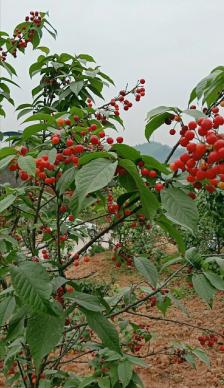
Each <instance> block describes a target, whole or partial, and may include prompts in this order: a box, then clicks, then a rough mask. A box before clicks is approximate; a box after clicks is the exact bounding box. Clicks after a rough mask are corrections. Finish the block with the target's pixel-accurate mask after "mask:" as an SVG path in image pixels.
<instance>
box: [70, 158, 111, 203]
mask: <svg viewBox="0 0 224 388" xmlns="http://www.w3.org/2000/svg"><path fill="white" fill-rule="evenodd" d="M116 167H117V162H112V161H111V160H108V159H103V158H99V159H95V160H92V161H91V162H89V163H88V164H86V165H85V166H83V167H82V168H81V169H80V170H78V172H77V174H76V189H77V193H78V194H79V195H80V196H83V197H84V196H86V195H87V194H89V193H93V192H95V191H98V190H100V189H102V188H103V187H105V186H107V184H108V183H110V181H111V180H112V179H113V177H114V174H115V170H116Z"/></svg>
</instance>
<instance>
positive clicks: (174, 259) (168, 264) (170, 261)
mask: <svg viewBox="0 0 224 388" xmlns="http://www.w3.org/2000/svg"><path fill="white" fill-rule="evenodd" d="M181 261H183V257H174V258H173V259H170V260H168V261H167V262H166V263H164V264H163V265H162V267H161V268H160V272H162V271H164V269H166V268H167V267H169V266H170V265H173V264H177V263H180V262H181Z"/></svg>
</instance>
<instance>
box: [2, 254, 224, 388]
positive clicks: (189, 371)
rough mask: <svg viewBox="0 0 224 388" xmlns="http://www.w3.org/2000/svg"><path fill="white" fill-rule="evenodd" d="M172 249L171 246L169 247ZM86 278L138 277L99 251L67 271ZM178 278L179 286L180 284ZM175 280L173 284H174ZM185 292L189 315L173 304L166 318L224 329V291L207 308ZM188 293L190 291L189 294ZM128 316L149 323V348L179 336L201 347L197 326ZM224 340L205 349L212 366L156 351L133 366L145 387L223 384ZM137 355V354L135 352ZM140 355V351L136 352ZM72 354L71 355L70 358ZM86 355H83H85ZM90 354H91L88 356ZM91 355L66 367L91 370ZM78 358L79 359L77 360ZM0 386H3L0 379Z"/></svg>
mask: <svg viewBox="0 0 224 388" xmlns="http://www.w3.org/2000/svg"><path fill="white" fill-rule="evenodd" d="M171 250H172V247H171ZM90 274H91V276H90V277H89V280H92V281H93V280H94V281H99V282H100V283H102V282H104V281H105V283H106V282H107V281H111V279H112V281H113V284H114V285H115V287H116V285H117V286H118V287H125V286H128V285H130V284H132V283H136V282H137V281H139V280H140V278H139V277H138V275H137V274H136V272H135V271H133V270H129V269H127V268H123V269H122V268H120V269H117V268H115V267H114V262H112V261H111V258H110V255H108V254H107V253H101V254H98V255H96V256H95V257H93V258H91V260H90V262H89V263H84V262H83V263H81V264H80V266H79V267H73V268H71V269H70V270H69V272H68V275H69V277H71V278H83V277H85V276H88V275H90ZM180 285H181V284H180V282H179V284H178V286H180ZM176 286H177V283H176V282H175V284H173V287H176ZM184 293H185V294H187V296H186V298H184V299H182V300H181V302H182V303H183V304H184V305H185V307H186V308H187V310H188V311H189V312H190V318H188V317H187V316H186V315H185V314H184V313H182V312H181V311H180V310H178V309H176V308H175V307H171V308H170V309H169V310H168V313H167V315H166V318H169V319H175V320H179V321H182V322H186V323H187V322H188V323H193V324H194V325H197V326H199V327H207V328H211V329H213V330H216V331H217V332H219V333H223V330H224V303H223V302H224V299H223V293H222V294H221V293H220V294H219V295H218V297H217V298H216V301H215V303H214V306H213V308H212V309H210V308H209V307H208V306H206V305H205V304H204V303H203V302H202V301H201V300H200V299H199V298H197V297H196V296H195V294H194V293H193V292H192V290H191V289H188V288H186V284H185V289H184ZM188 294H189V295H188ZM140 311H141V312H142V313H147V312H146V311H145V308H142V310H140ZM149 313H150V314H151V315H153V316H161V314H160V313H159V312H158V310H157V309H156V308H155V307H154V308H152V310H150V312H148V314H149ZM127 317H130V318H131V319H132V320H133V321H134V322H136V323H143V324H148V325H150V331H151V332H152V333H153V334H154V339H153V340H152V341H151V345H150V349H149V351H150V352H158V351H160V350H162V349H164V347H165V346H167V347H168V346H169V345H170V344H171V343H172V342H173V341H177V340H180V341H181V342H184V343H187V344H190V345H193V346H197V347H200V344H199V342H198V339H197V338H198V336H199V335H202V332H201V331H200V330H197V329H192V328H190V327H187V326H184V325H175V324H173V323H169V322H161V321H155V320H149V319H147V318H142V317H134V316H133V315H132V316H130V315H129V316H128V314H127ZM222 343H224V339H223V342H222V339H220V341H219V343H218V345H217V346H216V347H214V348H213V349H208V354H209V357H210V361H211V368H209V367H207V366H206V365H205V364H203V363H202V362H200V361H198V362H197V368H196V369H193V368H192V367H191V366H190V365H189V364H187V363H183V364H180V365H179V364H176V363H173V361H172V360H171V358H170V357H169V356H168V355H164V354H159V355H156V356H153V357H148V358H147V359H146V360H145V361H146V363H147V365H148V368H146V369H143V368H139V367H137V368H136V371H137V372H138V373H139V374H140V377H141V379H142V380H143V382H144V386H145V388H149V387H150V388H160V387H161V388H196V387H203V388H213V387H222V386H224V353H222V352H220V350H219V346H220V345H221V344H222ZM143 353H144V354H145V353H146V349H144V348H143V349H142V354H143ZM136 355H137V354H136ZM138 355H141V353H138ZM73 357H74V355H73V356H72V355H71V358H73ZM85 357H86V356H85ZM90 357H91V356H90ZM90 357H88V358H87V357H86V358H84V357H83V358H81V359H79V362H73V363H71V364H68V365H67V366H66V367H65V369H66V370H70V371H72V372H74V373H76V374H77V375H84V374H88V373H89V372H90V370H89V368H88V363H87V361H88V360H89V359H90ZM77 361H78V360H77ZM0 387H6V386H5V385H4V384H3V383H2V384H1V382H0Z"/></svg>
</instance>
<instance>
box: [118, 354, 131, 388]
mask: <svg viewBox="0 0 224 388" xmlns="http://www.w3.org/2000/svg"><path fill="white" fill-rule="evenodd" d="M117 370H118V378H119V380H120V382H121V384H122V387H124V388H125V387H127V386H128V384H129V383H130V381H131V378H132V373H133V370H132V364H131V363H130V361H128V360H124V361H121V362H119V364H118V368H117Z"/></svg>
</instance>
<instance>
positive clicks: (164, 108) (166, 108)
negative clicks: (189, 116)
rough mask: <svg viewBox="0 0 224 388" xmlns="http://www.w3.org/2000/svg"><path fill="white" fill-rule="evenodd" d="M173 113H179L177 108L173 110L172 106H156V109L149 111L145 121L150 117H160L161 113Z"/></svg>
mask: <svg viewBox="0 0 224 388" xmlns="http://www.w3.org/2000/svg"><path fill="white" fill-rule="evenodd" d="M170 111H171V112H175V113H180V112H181V110H180V109H178V108H175V107H172V106H163V105H162V106H157V107H156V108H154V109H152V110H150V111H149V112H148V113H147V116H146V119H147V120H150V119H151V118H152V117H154V116H158V115H161V114H162V113H166V112H170Z"/></svg>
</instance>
